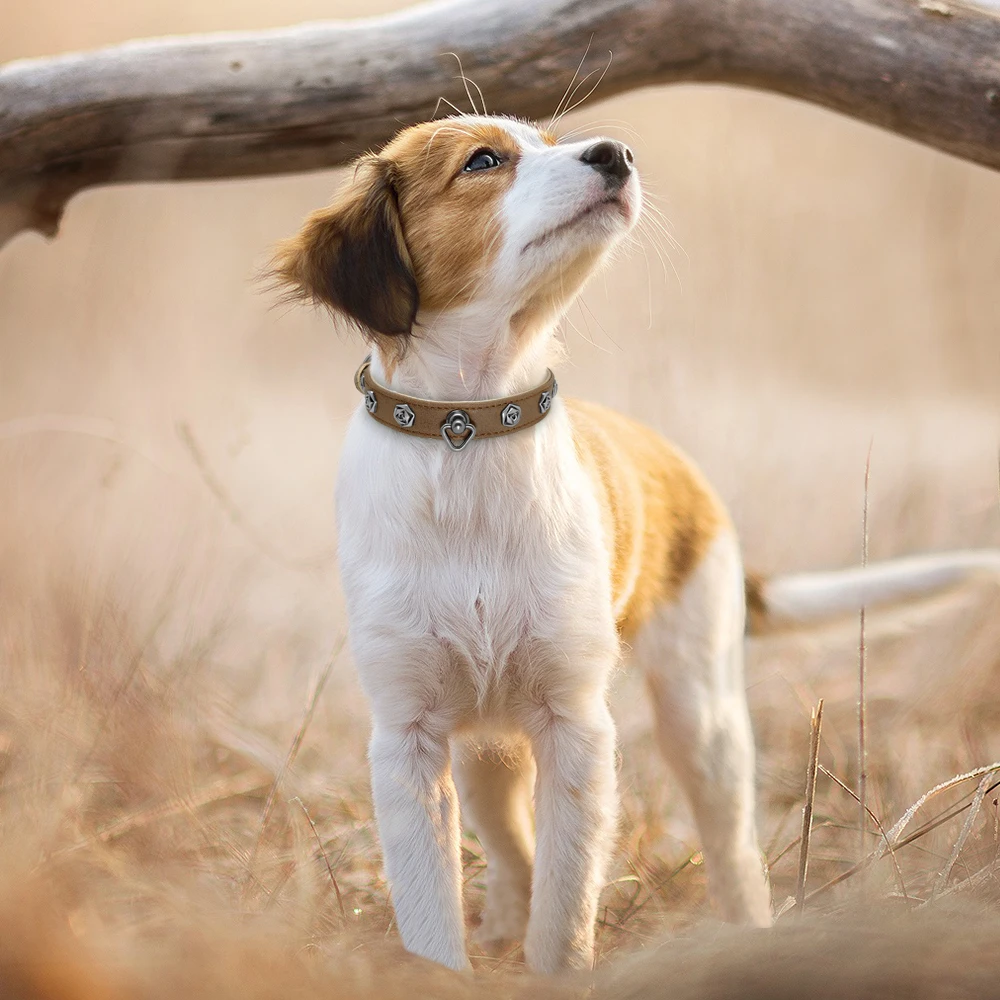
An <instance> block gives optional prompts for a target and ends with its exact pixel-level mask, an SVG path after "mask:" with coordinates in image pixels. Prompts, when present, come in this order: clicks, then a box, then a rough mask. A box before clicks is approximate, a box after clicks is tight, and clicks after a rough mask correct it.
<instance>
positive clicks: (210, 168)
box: [0, 0, 1000, 244]
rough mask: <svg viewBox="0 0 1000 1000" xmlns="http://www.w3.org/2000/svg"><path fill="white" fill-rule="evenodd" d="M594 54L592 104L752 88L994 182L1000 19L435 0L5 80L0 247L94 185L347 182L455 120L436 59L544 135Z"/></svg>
mask: <svg viewBox="0 0 1000 1000" xmlns="http://www.w3.org/2000/svg"><path fill="white" fill-rule="evenodd" d="M588 45H589V55H588V58H587V60H586V65H585V67H584V72H587V71H589V70H590V69H593V68H596V67H598V66H602V65H603V64H605V63H606V62H607V59H608V52H609V51H610V52H613V53H614V59H613V62H612V64H611V66H610V68H609V70H608V72H607V75H606V76H605V78H604V81H603V83H602V85H601V88H600V91H599V93H598V96H599V97H601V98H606V97H610V96H612V95H613V94H617V93H620V92H622V91H625V90H629V89H632V88H635V87H642V86H648V85H651V84H662V83H670V82H678V81H714V82H723V83H733V84H740V85H744V86H750V87H759V88H763V89H765V90H771V91H775V92H778V93H782V94H788V95H791V96H794V97H798V98H802V99H805V100H809V101H814V102H816V103H817V104H821V105H823V106H825V107H829V108H834V109H836V110H838V111H842V112H844V113H845V114H848V115H851V116H853V117H855V118H859V119H861V120H862V121H867V122H872V123H874V124H876V125H881V126H882V127H884V128H887V129H890V130H892V131H894V132H898V133H900V134H901V135H905V136H909V137H910V138H913V139H917V140H920V141H922V142H926V143H929V144H930V145H933V146H936V147H938V148H939V149H943V150H946V151H947V152H949V153H953V154H954V155H956V156H961V157H965V158H966V159H969V160H974V161H976V162H978V163H982V164H985V165H987V166H990V167H993V168H1000V0H824V2H823V3H814V2H811V0H739V2H736V0H586V2H585V0H443V2H436V3H430V4H425V5H422V6H418V7H414V8H411V9H409V10H404V11H402V12H400V13H397V14H393V15H390V16H387V17H379V18H370V19H366V20H359V21H346V22H324V23H318V24H309V25H303V26H300V27H296V28H288V29H283V30H278V31H265V32H254V33H245V34H216V35H206V36H192V37H187V38H183V37H182V38H168V39H159V40H152V41H140V42H130V43H128V44H125V45H119V46H116V47H114V48H108V49H103V50H100V51H96V52H90V53H84V54H79V55H66V56H58V57H54V58H47V59H35V60H25V61H21V62H14V63H9V64H7V65H6V66H2V67H0V244H2V242H3V241H4V240H5V239H6V238H9V237H10V236H12V235H13V234H14V233H16V232H18V231H19V230H21V229H25V228H30V229H37V230H40V231H41V232H44V233H47V234H50V235H51V234H54V233H55V231H56V229H57V227H58V224H59V218H60V216H61V214H62V211H63V208H64V206H65V203H66V202H67V200H68V199H69V198H70V197H71V196H72V195H73V194H74V193H75V192H76V191H79V190H81V189H82V188H85V187H90V186H93V185H99V184H110V183H118V182H124V181H139V180H167V179H184V178H218V177H245V176H252V175H260V174H276V173H286V172H291V171H304V170H313V169H318V168H323V167H331V166H334V165H336V164H340V163H344V162H346V161H348V160H350V159H351V158H352V157H354V156H355V155H356V154H358V153H359V152H361V151H363V150H365V149H367V148H369V147H372V146H376V145H378V144H379V143H381V142H383V141H384V140H385V139H387V138H388V137H389V136H390V135H392V133H394V132H395V131H396V130H397V129H398V128H400V127H401V126H403V125H406V124H409V123H411V122H414V121H418V120H421V119H425V118H428V117H430V116H431V115H432V114H433V112H434V109H435V105H436V104H437V101H438V98H439V97H445V98H448V99H450V100H452V101H454V102H455V103H456V104H459V105H460V106H462V107H465V108H467V107H468V99H467V98H466V96H465V89H464V86H463V85H462V82H461V80H460V79H458V61H457V59H456V58H455V56H454V55H452V54H450V53H455V54H457V55H458V56H459V57H460V58H461V60H462V64H463V66H464V69H465V72H466V74H467V75H469V76H470V77H473V78H474V79H475V81H476V83H478V84H479V86H480V87H481V88H482V90H483V92H484V93H485V94H486V96H487V98H488V100H489V102H490V109H489V110H490V111H494V110H495V111H502V112H505V113H507V114H516V115H524V116H528V117H545V116H547V115H549V114H551V113H552V111H553V110H554V107H555V104H556V101H557V100H558V98H559V96H560V95H561V93H562V92H563V90H564V88H565V86H566V83H567V82H568V80H569V78H570V76H571V75H572V73H573V71H574V70H575V69H576V67H577V64H578V63H579V61H580V58H581V55H582V54H583V53H584V52H585V51H586V50H587V48H588Z"/></svg>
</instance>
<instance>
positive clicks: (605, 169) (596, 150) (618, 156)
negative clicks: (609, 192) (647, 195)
mask: <svg viewBox="0 0 1000 1000" xmlns="http://www.w3.org/2000/svg"><path fill="white" fill-rule="evenodd" d="M580 159H581V160H582V161H583V162H584V163H587V164H589V165H590V166H592V167H593V168H594V169H595V170H596V171H598V173H602V174H604V179H605V182H606V183H607V184H608V186H609V187H621V186H622V184H624V183H625V181H627V180H628V179H629V175H630V174H631V173H632V161H633V156H632V150H631V149H629V148H628V146H626V145H625V143H623V142H615V141H614V140H612V139H602V140H601V141H600V142H595V143H594V145H593V146H588V147H587V148H586V149H585V150H584V151H583V153H581V154H580Z"/></svg>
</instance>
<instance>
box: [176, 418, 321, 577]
mask: <svg viewBox="0 0 1000 1000" xmlns="http://www.w3.org/2000/svg"><path fill="white" fill-rule="evenodd" d="M177 436H178V437H179V438H180V439H181V444H183V445H184V447H185V448H186V449H187V452H188V454H189V455H190V456H191V460H192V461H193V462H194V464H195V468H197V470H198V472H199V473H200V475H201V478H202V482H204V484H205V486H206V487H207V489H208V491H209V493H211V494H212V496H213V497H215V499H216V501H217V502H218V504H219V506H220V507H221V508H222V510H223V512H224V513H225V515H226V517H228V518H229V520H230V522H231V523H232V524H233V526H234V527H235V528H237V529H238V530H239V531H240V532H241V533H242V534H244V535H245V536H246V537H247V538H248V539H249V540H250V541H251V542H252V543H253V544H254V545H255V546H256V547H257V548H258V549H259V550H260V551H261V552H262V553H263V554H264V555H265V556H267V557H268V559H270V560H272V561H273V562H275V563H277V564H278V565H279V566H284V567H285V569H294V570H317V569H322V568H323V567H325V566H328V565H329V564H330V562H331V561H332V560H333V557H334V553H333V550H332V549H331V550H330V551H328V552H323V553H320V554H319V555H318V556H311V557H308V558H300V557H298V556H288V555H286V554H285V553H284V552H282V551H281V550H280V549H278V548H277V547H276V546H274V545H272V544H271V542H269V541H268V540H267V539H266V538H265V537H264V536H263V535H262V534H260V532H258V531H257V530H256V528H254V527H253V525H251V524H250V522H249V521H248V520H247V518H246V516H245V515H244V514H243V511H242V510H240V508H239V505H238V504H237V503H236V501H235V500H233V498H232V497H231V496H230V495H229V493H228V492H227V491H226V488H225V487H224V486H223V485H222V481H221V480H220V479H219V477H218V476H216V475H215V473H214V472H213V471H212V467H211V466H210V465H209V463H208V458H207V457H206V455H205V453H204V451H202V448H201V445H199V444H198V440H197V438H195V436H194V431H192V430H191V425H190V424H188V423H186V422H185V421H181V422H180V423H178V424H177Z"/></svg>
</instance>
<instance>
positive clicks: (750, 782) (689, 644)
mask: <svg viewBox="0 0 1000 1000" xmlns="http://www.w3.org/2000/svg"><path fill="white" fill-rule="evenodd" d="M743 622H744V593H743V570H742V566H741V562H740V555H739V549H738V544H737V542H736V539H735V538H734V537H733V536H732V535H731V534H729V533H726V534H723V535H720V536H719V537H718V538H717V539H716V540H715V541H714V542H713V544H712V547H711V548H710V549H709V551H708V552H707V553H706V554H705V556H704V558H703V559H702V561H701V562H700V563H699V565H698V566H697V567H696V568H695V570H694V571H693V573H692V574H691V576H690V577H689V578H688V580H687V581H686V582H685V584H684V586H683V588H682V589H681V591H680V593H679V595H678V596H677V599H676V600H675V601H674V602H672V603H671V604H669V605H665V606H663V607H661V608H659V609H658V610H657V611H656V612H655V613H654V614H653V616H652V618H651V619H650V620H649V621H647V622H646V623H645V624H644V625H643V627H642V629H641V630H640V631H639V633H638V635H637V636H636V637H635V639H634V640H633V643H632V646H633V655H634V658H635V659H636V661H637V662H638V664H639V666H640V667H641V668H642V669H643V670H644V672H645V674H646V679H647V683H648V686H649V691H650V694H651V696H652V700H653V709H654V712H655V717H656V736H657V740H658V742H659V745H660V749H661V751H662V752H663V755H664V757H665V758H666V759H667V761H668V763H669V764H670V765H671V766H672V767H673V769H674V771H675V772H676V774H677V776H678V778H679V780H680V782H681V784H682V786H683V787H684V791H685V792H686V794H687V796H688V798H689V800H690V802H691V806H692V809H693V811H694V816H695V820H696V822H697V824H698V829H699V832H700V833H701V837H702V842H703V846H704V853H705V861H706V867H707V870H708V878H709V887H710V890H711V892H712V895H713V897H714V899H715V902H716V904H717V905H718V907H719V910H720V912H721V915H722V916H723V917H724V918H725V919H726V920H730V921H733V922H734V923H749V924H754V925H758V926H765V925H768V924H770V923H771V907H770V891H769V889H768V884H767V878H766V875H765V873H764V868H763V863H762V860H761V854H760V849H759V847H758V846H757V833H756V823H755V817H754V744H753V734H752V732H751V729H750V717H749V714H748V712H747V703H746V691H745V684H744V679H743Z"/></svg>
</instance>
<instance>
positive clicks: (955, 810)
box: [806, 775, 1000, 902]
mask: <svg viewBox="0 0 1000 1000" xmlns="http://www.w3.org/2000/svg"><path fill="white" fill-rule="evenodd" d="M965 777H967V775H966V776H965ZM996 788H1000V781H994V782H993V784H991V785H990V786H989V788H987V789H986V794H987V795H989V793H990V792H992V791H993V790H994V789H996ZM971 805H972V803H971V802H966V803H965V804H964V805H955V806H951V807H950V808H948V809H945V811H944V812H942V813H938V815H937V816H935V817H933V818H932V819H929V820H928V821H927V822H926V823H924V825H923V826H921V827H918V828H917V829H916V830H914V831H913V833H911V834H910V835H909V836H908V837H904V838H903V839H902V840H897V841H896V842H895V843H894V844H891V845H890V846H891V848H892V850H893V851H894V852H898V851H901V850H902V849H903V848H904V847H909V845H910V844H912V843H914V842H915V841H918V840H920V838H921V837H926V836H927V834H928V833H931V832H932V831H933V830H936V829H937V828H938V827H939V826H943V825H944V824H945V823H947V822H948V821H949V820H952V819H954V818H955V817H956V816H961V815H962V813H964V812H965V810H966V809H968V808H969V807H970V806H971ZM890 833H891V831H890ZM888 838H889V834H887V835H886V842H887V843H888V842H889V841H888ZM883 853H884V852H883ZM879 857H882V855H881V854H880V855H879ZM877 860H878V858H876V857H875V855H874V853H873V854H870V855H868V857H867V858H865V860H864V861H859V862H858V863H857V864H856V865H852V866H851V867H850V868H848V869H847V870H846V871H843V872H841V873H840V874H839V875H835V876H834V877H833V878H832V879H830V881H829V882H825V883H824V884H823V885H821V886H820V887H819V888H818V889H813V891H812V892H811V893H809V895H808V896H806V902H809V900H811V899H814V898H815V897H816V896H820V895H822V894H823V893H824V892H827V891H829V890H830V889H832V888H833V887H834V886H837V885H840V883H841V882H844V881H846V880H847V879H849V878H850V877H851V876H852V875H857V873H858V872H859V871H861V870H862V869H863V868H865V867H866V866H867V865H869V864H873V863H874V862H875V861H877ZM949 891H950V890H949ZM944 895H946V893H945V894H944Z"/></svg>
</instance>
